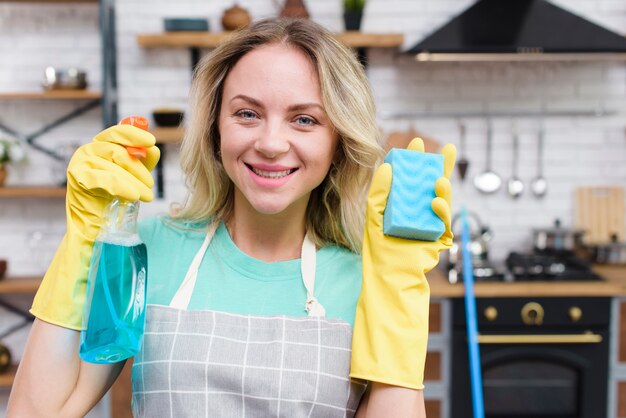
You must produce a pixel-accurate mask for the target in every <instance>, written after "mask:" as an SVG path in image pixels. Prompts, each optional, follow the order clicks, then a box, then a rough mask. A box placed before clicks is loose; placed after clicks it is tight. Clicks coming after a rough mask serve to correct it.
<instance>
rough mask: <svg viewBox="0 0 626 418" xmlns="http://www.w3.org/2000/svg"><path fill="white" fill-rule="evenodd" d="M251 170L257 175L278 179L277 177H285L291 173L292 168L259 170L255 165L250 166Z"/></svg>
mask: <svg viewBox="0 0 626 418" xmlns="http://www.w3.org/2000/svg"><path fill="white" fill-rule="evenodd" d="M252 171H254V174H256V175H257V176H261V177H266V178H270V179H278V178H281V177H285V176H287V175H289V174H291V173H292V172H293V169H292V170H283V171H265V170H259V169H258V168H256V167H252Z"/></svg>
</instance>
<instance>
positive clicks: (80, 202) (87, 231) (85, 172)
mask: <svg viewBox="0 0 626 418" xmlns="http://www.w3.org/2000/svg"><path fill="white" fill-rule="evenodd" d="M155 142H156V141H155V138H154V135H152V134H151V133H150V132H148V131H146V130H143V129H140V128H137V127H135V126H132V125H126V124H124V125H122V124H120V125H115V126H112V127H110V128H108V129H105V130H104V131H102V132H100V133H99V134H98V135H96V136H95V137H94V138H93V141H92V142H90V143H88V144H86V145H83V146H81V147H80V148H79V149H78V150H76V152H75V153H74V155H73V156H72V159H71V160H70V163H69V166H68V169H67V197H66V201H67V210H68V216H71V218H72V219H73V220H76V221H79V222H78V223H76V224H74V225H69V223H68V232H70V229H71V228H70V227H72V228H74V229H76V228H77V229H78V230H79V231H80V232H81V233H82V234H83V235H84V236H85V237H86V238H87V239H89V240H91V241H93V240H94V239H95V238H96V236H97V234H98V231H99V229H100V225H101V217H102V214H103V212H104V208H105V207H106V205H107V204H108V203H109V202H110V201H111V199H112V198H113V197H119V198H120V199H123V200H128V201H131V202H134V201H136V200H142V201H144V202H150V201H152V199H153V198H154V195H153V193H152V186H153V185H154V180H153V179H152V176H151V174H150V171H152V169H154V167H155V166H156V164H157V162H158V161H159V157H160V151H159V148H157V147H156V146H155ZM126 147H136V148H144V149H145V150H146V157H145V158H141V159H138V158H136V157H133V156H132V155H130V154H129V152H128V151H127V149H126ZM68 222H69V220H68Z"/></svg>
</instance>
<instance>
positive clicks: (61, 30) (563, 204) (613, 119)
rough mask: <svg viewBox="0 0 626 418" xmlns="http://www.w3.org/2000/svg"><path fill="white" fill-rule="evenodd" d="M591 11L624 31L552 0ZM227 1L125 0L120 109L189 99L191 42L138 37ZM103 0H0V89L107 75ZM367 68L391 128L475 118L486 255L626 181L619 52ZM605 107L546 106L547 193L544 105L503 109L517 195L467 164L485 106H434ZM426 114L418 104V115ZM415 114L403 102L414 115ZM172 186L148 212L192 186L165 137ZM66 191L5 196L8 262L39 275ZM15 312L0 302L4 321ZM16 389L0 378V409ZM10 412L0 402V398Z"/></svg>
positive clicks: (501, 123) (338, 24)
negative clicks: (586, 195) (488, 184)
mask: <svg viewBox="0 0 626 418" xmlns="http://www.w3.org/2000/svg"><path fill="white" fill-rule="evenodd" d="M552 2H553V3H554V4H556V5H558V6H560V7H563V8H565V9H567V10H569V11H571V12H573V13H576V14H578V15H581V16H583V17H585V18H586V19H588V20H590V21H592V22H594V23H597V24H599V25H602V26H604V27H606V28H607V29H610V30H613V31H615V32H617V33H620V34H626V2H624V1H623V0H558V1H557V0H554V1H552ZM238 3H239V5H240V6H242V7H245V8H246V9H247V10H248V11H249V12H250V13H251V14H252V16H253V18H255V19H256V18H261V17H265V16H275V15H277V14H278V10H279V5H278V3H279V1H278V0H274V1H272V0H247V1H246V0H243V1H239V2H238ZM472 3H473V1H472V0H438V1H432V0H368V1H367V5H366V8H365V14H364V21H363V24H362V27H361V30H362V31H363V32H368V33H402V34H403V35H404V37H405V43H404V46H405V47H410V46H412V45H413V44H415V43H416V41H419V40H421V39H422V38H424V37H425V36H426V35H428V34H429V33H431V32H432V31H433V30H434V29H436V28H438V27H439V26H441V25H442V24H444V23H445V22H447V21H449V20H450V19H451V18H452V17H453V16H455V15H457V14H458V13H460V12H461V11H462V10H464V9H465V8H467V7H468V6H469V5H471V4H472ZM232 4H233V2H232V1H206V0H203V1H193V0H186V1H177V2H175V3H174V2H170V1H166V0H118V1H117V2H116V4H115V8H116V14H117V22H116V24H117V32H116V43H117V53H118V55H117V59H118V83H119V88H118V90H119V97H118V101H119V115H120V117H122V116H126V115H135V114H137V115H146V116H149V115H150V113H151V112H152V110H153V109H154V108H156V107H179V108H181V109H185V110H187V108H186V100H187V94H188V90H189V85H190V79H191V71H190V55H189V51H188V50H187V49H184V48H180V49H165V48H154V49H143V48H141V47H139V46H138V44H137V40H136V37H137V35H138V34H141V33H158V32H162V31H163V18H164V17H203V18H208V19H209V24H210V28H211V31H221V23H220V19H221V16H222V13H223V12H224V10H225V9H226V8H228V7H230V6H232ZM306 6H307V8H308V11H309V13H310V15H311V18H312V19H313V20H315V21H316V22H319V23H321V24H323V25H325V26H326V27H328V28H329V29H331V30H333V31H336V32H341V31H343V30H344V27H343V19H342V11H343V10H342V7H343V6H342V2H341V1H339V0H316V1H307V2H306ZM98 24H99V10H98V5H97V4H96V3H86V4H81V3H77V4H73V3H72V4H62V3H61V4H54V3H21V2H18V1H14V2H5V1H2V2H0V63H1V64H0V92H10V91H39V90H40V89H41V80H42V77H43V71H44V68H45V67H47V66H55V67H80V68H83V69H85V70H86V71H87V72H88V81H89V85H90V87H91V88H94V89H99V88H100V83H101V77H102V75H101V68H100V66H101V44H100V42H101V39H100V34H99V29H98ZM367 53H368V68H367V74H368V77H369V79H370V81H371V84H372V87H373V90H374V93H375V96H376V100H377V106H378V111H379V124H380V127H381V130H382V132H383V137H386V136H388V135H389V134H390V133H391V132H406V131H409V130H411V129H415V130H417V131H418V132H420V133H423V134H424V135H426V136H428V137H430V138H433V139H435V140H437V141H438V142H440V143H441V144H444V143H447V142H452V143H455V144H457V146H458V145H459V141H460V130H459V123H460V122H463V123H464V125H465V127H466V133H467V136H466V138H467V143H466V154H465V157H466V158H467V159H468V160H469V162H470V166H469V170H468V173H467V177H466V179H465V181H461V179H460V178H459V176H458V173H455V174H454V177H453V187H454V200H455V202H454V206H455V209H456V210H458V209H459V208H460V207H461V204H463V205H466V206H467V207H468V209H470V210H471V211H474V212H476V213H477V214H478V215H479V216H480V218H481V219H482V220H483V221H484V222H485V223H486V224H487V225H489V227H490V228H491V229H492V231H493V239H492V241H491V243H490V257H491V259H492V260H493V261H494V262H495V263H496V264H502V263H503V261H504V258H505V256H506V255H507V254H508V253H509V251H511V250H512V249H530V248H531V246H532V241H531V240H532V228H538V227H549V226H551V225H552V223H553V221H554V220H555V219H556V218H559V219H561V221H562V224H563V225H564V226H566V227H569V226H573V222H574V210H573V208H574V191H575V188H576V187H579V186H584V185H590V186H591V185H620V186H624V185H626V164H625V162H626V64H625V63H624V62H612V63H611V62H543V63H542V62H509V63H504V62H491V63H464V62H460V63H459V62H456V63H418V62H416V61H415V59H414V57H413V56H412V55H403V54H400V53H399V51H398V50H396V49H394V48H386V49H377V48H371V49H369V50H368V51H367ZM79 105H80V102H74V101H54V102H51V101H44V100H40V101H32V100H3V101H0V122H1V123H3V124H5V125H8V126H10V127H11V128H13V129H15V130H17V131H19V132H23V133H30V132H33V131H36V130H37V129H39V128H40V127H41V126H43V125H45V124H47V123H49V122H51V121H53V120H55V119H57V118H59V117H61V116H63V115H64V114H66V113H69V112H71V111H72V109H74V108H76V107H78V106H79ZM542 110H544V111H546V112H560V111H563V112H570V111H582V112H587V111H610V112H615V113H614V115H612V116H602V117H587V116H585V117H567V116H548V117H545V118H543V126H544V127H545V161H544V174H545V177H546V178H547V181H548V192H547V194H546V196H545V197H543V198H542V199H537V198H535V197H534V196H533V195H532V194H531V193H530V192H529V190H528V183H529V182H530V181H531V180H532V179H533V178H534V177H535V176H536V175H537V170H538V160H537V138H538V132H539V127H540V121H539V119H538V118H535V117H523V116H522V117H518V118H515V119H513V118H510V117H494V118H493V119H492V123H493V170H494V171H496V172H497V173H498V174H500V175H501V176H502V178H503V179H504V180H505V181H506V180H507V179H508V178H509V177H510V176H511V174H512V127H513V125H514V124H516V125H517V128H518V131H519V140H520V142H519V144H520V145H519V150H520V155H519V177H520V178H521V179H522V180H523V181H524V182H525V183H526V186H527V188H526V190H525V192H524V194H523V195H522V196H521V197H520V198H518V199H516V200H513V199H512V198H511V197H509V196H508V195H507V193H506V187H503V188H502V189H501V190H500V191H499V192H497V193H495V194H493V195H484V194H481V193H479V192H478V191H477V190H476V189H475V188H474V186H473V185H472V178H473V177H474V176H475V175H477V174H479V173H481V172H482V171H483V170H484V169H485V164H486V158H485V146H486V137H487V120H486V119H485V118H483V117H466V118H462V119H459V118H454V117H439V116H437V115H438V114H441V113H457V112H458V113H466V112H467V113H481V112H485V113H489V112H507V113H508V112H510V113H516V112H520V113H522V114H523V113H536V112H540V111H542ZM411 114H419V116H410V115H411ZM407 115H408V116H407ZM101 128H102V122H101V110H100V109H99V108H96V109H94V110H91V111H89V112H87V113H86V114H84V115H82V116H81V117H79V118H76V119H73V120H72V121H70V122H69V123H67V124H64V125H62V126H60V127H58V128H56V129H54V130H52V131H50V132H49V133H47V134H45V135H44V136H43V137H42V138H40V139H39V140H38V141H39V142H40V143H42V144H45V145H46V146H48V147H51V148H53V149H56V150H57V151H58V152H60V153H66V154H67V153H69V152H70V151H68V150H71V147H72V146H77V145H80V144H82V143H85V142H88V141H90V139H91V138H92V137H93V135H95V134H96V133H97V132H98V131H99V130H100V129H101ZM165 147H166V151H167V153H166V158H165V161H164V173H165V174H164V176H165V177H164V190H165V195H164V198H162V199H158V200H156V201H155V202H153V203H151V204H145V205H143V206H142V209H141V211H142V213H141V216H148V215H152V214H155V213H161V212H164V211H166V210H167V209H168V206H169V204H170V203H171V202H174V201H181V200H182V199H183V198H184V195H185V187H184V183H183V179H182V177H181V173H180V171H179V169H178V155H177V152H176V145H173V144H172V145H166V146H165ZM27 152H28V161H27V163H26V164H22V165H19V166H15V167H11V168H10V170H11V172H10V176H9V178H8V181H7V184H8V185H53V184H58V183H59V182H60V180H61V178H62V176H63V170H64V166H63V164H61V163H58V162H55V161H54V160H52V159H50V158H49V157H47V156H46V155H43V154H42V153H40V152H38V151H36V150H33V149H31V148H27ZM64 210H65V209H64V204H63V200H62V199H50V198H2V199H0V258H3V259H7V260H8V261H9V268H8V272H7V274H8V276H25V275H35V276H36V275H41V274H42V273H43V272H44V271H45V268H46V266H47V263H48V262H49V261H50V259H51V257H52V255H53V253H54V250H55V248H56V246H57V244H58V243H59V241H60V238H61V236H62V234H63V231H64V218H65V212H64ZM14 321H15V318H14V317H12V316H10V315H0V329H4V328H5V327H8V326H10V324H11V323H12V322H14ZM26 336H27V330H26V329H25V330H22V331H20V332H18V333H15V334H13V335H11V336H10V337H8V338H6V339H5V340H4V343H5V344H6V345H7V346H8V347H9V348H10V349H11V351H12V354H13V356H14V359H15V360H16V361H18V360H19V357H20V351H21V347H23V345H24V342H25V339H26ZM7 397H8V391H7V390H5V391H0V411H2V408H3V407H2V406H1V405H2V404H5V403H6V398H7ZM0 413H1V412H0Z"/></svg>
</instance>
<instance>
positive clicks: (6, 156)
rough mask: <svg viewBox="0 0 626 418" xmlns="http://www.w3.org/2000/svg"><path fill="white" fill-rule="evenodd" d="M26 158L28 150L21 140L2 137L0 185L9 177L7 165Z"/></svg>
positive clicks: (0, 147)
mask: <svg viewBox="0 0 626 418" xmlns="http://www.w3.org/2000/svg"><path fill="white" fill-rule="evenodd" d="M24 160H26V151H25V150H24V147H23V146H22V144H21V143H20V142H18V141H17V140H16V139H13V138H7V137H0V186H3V185H4V181H5V180H6V177H7V165H8V164H12V163H14V164H16V163H20V162H23V161H24Z"/></svg>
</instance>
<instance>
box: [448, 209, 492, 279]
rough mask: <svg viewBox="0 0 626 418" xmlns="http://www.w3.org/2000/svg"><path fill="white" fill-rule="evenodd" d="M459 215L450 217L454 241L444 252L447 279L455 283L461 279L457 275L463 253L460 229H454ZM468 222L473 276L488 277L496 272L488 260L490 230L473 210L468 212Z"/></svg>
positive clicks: (460, 268)
mask: <svg viewBox="0 0 626 418" xmlns="http://www.w3.org/2000/svg"><path fill="white" fill-rule="evenodd" d="M459 219H460V215H459V214H456V215H455V216H454V217H453V218H452V225H451V227H452V232H453V233H454V242H453V244H452V247H451V248H450V251H447V252H446V256H447V270H448V281H449V282H450V283H457V282H458V281H460V280H461V277H460V276H459V275H460V273H461V271H462V267H463V266H462V264H463V255H462V251H461V245H462V244H461V231H460V228H459V230H458V231H457V230H456V228H455V227H456V224H457V221H458V220H459ZM468 223H469V229H470V231H469V232H470V243H469V249H470V252H471V254H472V265H473V267H474V276H475V278H476V279H483V278H488V277H491V276H493V275H494V274H496V272H495V270H494V269H493V267H491V264H490V262H489V245H488V243H489V241H490V240H491V230H490V229H489V228H488V227H486V226H484V225H483V224H482V222H481V220H480V218H479V217H478V215H476V214H475V213H473V212H468Z"/></svg>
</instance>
